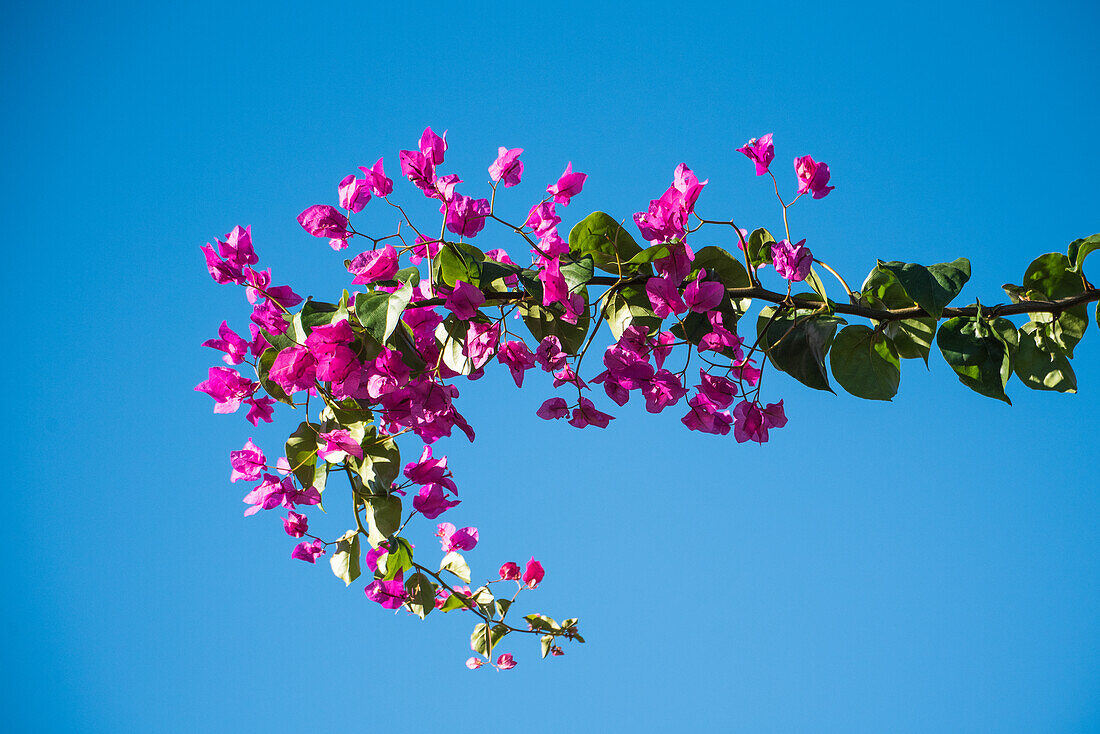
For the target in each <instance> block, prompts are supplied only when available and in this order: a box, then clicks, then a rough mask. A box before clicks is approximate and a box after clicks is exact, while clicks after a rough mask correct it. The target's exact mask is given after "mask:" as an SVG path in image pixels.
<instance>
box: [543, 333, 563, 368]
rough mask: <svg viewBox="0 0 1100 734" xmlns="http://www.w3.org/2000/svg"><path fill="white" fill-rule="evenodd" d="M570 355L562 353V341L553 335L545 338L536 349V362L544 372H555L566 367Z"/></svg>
mask: <svg viewBox="0 0 1100 734" xmlns="http://www.w3.org/2000/svg"><path fill="white" fill-rule="evenodd" d="M568 359H569V355H568V354H566V353H565V352H564V351H562V348H561V339H559V338H558V337H556V336H554V335H553V334H551V335H550V336H546V337H543V339H542V341H541V342H539V345H538V347H537V348H536V349H535V360H536V361H537V362H538V363H539V366H541V367H542V369H543V371H544V372H554V371H556V370H560V369H561V368H562V367H564V366H565V365H566V364H567V362H568Z"/></svg>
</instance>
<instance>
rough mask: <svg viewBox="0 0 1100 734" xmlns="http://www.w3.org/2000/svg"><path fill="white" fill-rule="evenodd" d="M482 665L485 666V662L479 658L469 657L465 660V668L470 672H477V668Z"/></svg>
mask: <svg viewBox="0 0 1100 734" xmlns="http://www.w3.org/2000/svg"><path fill="white" fill-rule="evenodd" d="M484 664H485V661H484V660H482V659H481V658H478V657H474V656H470V657H468V658H466V667H467V668H469V669H470V670H477V669H478V668H480V667H481V666H482V665H484Z"/></svg>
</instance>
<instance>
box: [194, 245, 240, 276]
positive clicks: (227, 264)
mask: <svg viewBox="0 0 1100 734" xmlns="http://www.w3.org/2000/svg"><path fill="white" fill-rule="evenodd" d="M199 249H200V250H202V254H203V256H204V257H205V258H206V269H207V270H209V271H210V277H211V278H213V279H214V282H215V283H218V284H219V285H225V284H226V283H242V282H244V274H243V273H242V271H241V266H240V265H237V264H235V263H233V262H232V261H229V260H223V259H221V258H220V257H218V253H216V252H214V248H213V247H211V246H210V243H209V242H208V243H206V244H205V245H203V246H202V247H200V248H199Z"/></svg>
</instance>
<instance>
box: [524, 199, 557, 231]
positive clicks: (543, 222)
mask: <svg viewBox="0 0 1100 734" xmlns="http://www.w3.org/2000/svg"><path fill="white" fill-rule="evenodd" d="M524 224H525V225H526V226H528V227H530V228H531V229H533V230H535V235H537V236H538V237H544V236H545V235H546V234H547V233H548V232H549V231H550V230H552V229H553V228H554V227H556V226H558V225H559V224H561V217H559V216H558V215H557V212H555V211H554V202H552V201H544V202H542V203H540V204H535V205H534V206H533V207H531V211H530V212H528V214H527V221H525V222H524Z"/></svg>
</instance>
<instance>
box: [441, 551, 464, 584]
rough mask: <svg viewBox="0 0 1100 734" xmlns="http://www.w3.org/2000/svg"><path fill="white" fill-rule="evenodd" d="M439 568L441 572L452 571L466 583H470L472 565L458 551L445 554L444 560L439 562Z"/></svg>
mask: <svg viewBox="0 0 1100 734" xmlns="http://www.w3.org/2000/svg"><path fill="white" fill-rule="evenodd" d="M439 570H440V572H443V571H450V572H451V573H453V574H454V575H455V576H458V577H459V578H460V579H462V580H463V581H465V582H466V583H470V566H469V565H467V563H466V559H465V558H463V557H462V554H461V553H459V552H458V551H451V552H450V553H448V554H447V555H445V556H443V560H442V561H440V563H439Z"/></svg>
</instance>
